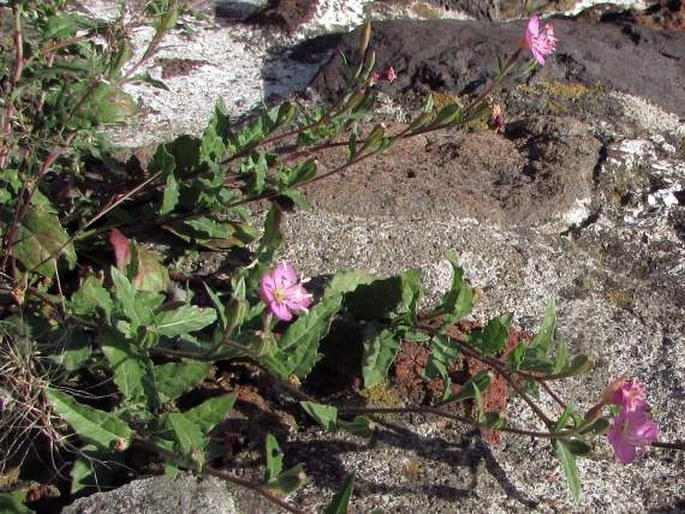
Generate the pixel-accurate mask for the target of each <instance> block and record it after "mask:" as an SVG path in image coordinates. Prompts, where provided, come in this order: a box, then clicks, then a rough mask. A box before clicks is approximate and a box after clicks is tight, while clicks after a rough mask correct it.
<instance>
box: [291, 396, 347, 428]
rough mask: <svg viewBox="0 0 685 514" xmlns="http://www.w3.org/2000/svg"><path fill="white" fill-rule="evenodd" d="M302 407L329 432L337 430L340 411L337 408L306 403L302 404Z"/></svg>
mask: <svg viewBox="0 0 685 514" xmlns="http://www.w3.org/2000/svg"><path fill="white" fill-rule="evenodd" d="M300 405H301V406H302V408H303V409H304V411H305V412H306V413H307V414H309V415H310V416H311V417H312V418H313V419H314V420H315V421H316V422H317V423H318V424H319V425H321V426H322V427H323V428H325V429H326V430H328V431H329V432H332V431H334V430H335V429H336V427H337V423H338V409H337V408H336V407H334V406H332V405H324V404H321V403H314V402H306V401H302V402H300Z"/></svg>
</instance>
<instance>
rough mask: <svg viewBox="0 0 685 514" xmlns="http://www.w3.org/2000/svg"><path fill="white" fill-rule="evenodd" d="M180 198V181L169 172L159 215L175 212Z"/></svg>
mask: <svg viewBox="0 0 685 514" xmlns="http://www.w3.org/2000/svg"><path fill="white" fill-rule="evenodd" d="M160 148H161V147H160ZM179 198H180V189H179V186H178V181H177V180H176V177H174V174H173V173H169V175H168V176H167V178H166V184H165V186H164V196H163V197H162V206H161V207H160V209H159V215H160V216H166V215H167V214H170V213H171V212H173V210H174V209H175V208H176V206H177V205H178V200H179Z"/></svg>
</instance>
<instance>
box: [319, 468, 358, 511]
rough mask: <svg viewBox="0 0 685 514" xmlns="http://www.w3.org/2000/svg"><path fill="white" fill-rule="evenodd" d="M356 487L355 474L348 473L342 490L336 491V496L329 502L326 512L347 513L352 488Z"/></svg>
mask: <svg viewBox="0 0 685 514" xmlns="http://www.w3.org/2000/svg"><path fill="white" fill-rule="evenodd" d="M353 489H354V475H353V474H350V475H347V478H346V479H345V482H344V483H343V486H342V487H341V488H340V491H338V492H337V493H335V496H334V497H333V499H332V500H331V503H329V504H328V506H327V507H326V510H325V511H324V514H347V507H348V506H349V504H350V498H351V497H352V490H353Z"/></svg>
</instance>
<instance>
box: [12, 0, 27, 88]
mask: <svg viewBox="0 0 685 514" xmlns="http://www.w3.org/2000/svg"><path fill="white" fill-rule="evenodd" d="M13 9H14V52H15V54H14V59H15V61H14V73H13V75H12V85H16V84H18V83H19V79H20V78H21V73H22V71H23V70H24V65H25V62H24V37H23V29H22V26H21V5H17V4H16V3H15V4H14V6H13Z"/></svg>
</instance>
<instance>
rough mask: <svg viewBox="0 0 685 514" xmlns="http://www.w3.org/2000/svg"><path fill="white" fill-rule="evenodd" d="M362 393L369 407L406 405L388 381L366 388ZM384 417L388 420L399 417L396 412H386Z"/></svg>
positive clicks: (394, 419)
mask: <svg viewBox="0 0 685 514" xmlns="http://www.w3.org/2000/svg"><path fill="white" fill-rule="evenodd" d="M361 395H362V398H364V403H365V404H366V407H368V408H385V409H387V408H390V409H392V408H399V407H404V402H403V401H402V399H401V398H400V397H399V396H398V395H397V393H396V392H395V391H394V390H393V389H391V388H390V387H389V386H388V384H387V383H386V382H384V383H382V384H378V385H375V386H373V387H370V388H368V389H364V390H363V391H362V392H361ZM383 417H384V418H385V419H387V420H388V421H396V420H397V419H398V416H397V415H396V414H384V415H383Z"/></svg>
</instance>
